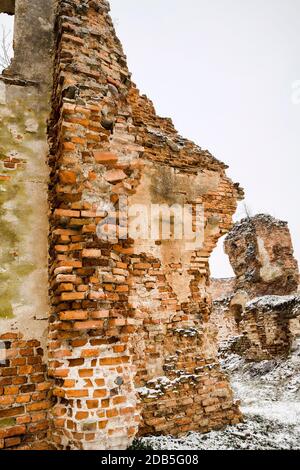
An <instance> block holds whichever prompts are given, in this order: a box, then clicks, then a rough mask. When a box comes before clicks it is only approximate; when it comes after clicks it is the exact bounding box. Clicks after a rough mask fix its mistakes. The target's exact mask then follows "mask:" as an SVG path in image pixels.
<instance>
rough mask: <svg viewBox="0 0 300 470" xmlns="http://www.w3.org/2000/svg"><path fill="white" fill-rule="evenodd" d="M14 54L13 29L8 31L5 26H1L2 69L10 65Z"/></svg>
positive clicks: (0, 65)
mask: <svg viewBox="0 0 300 470" xmlns="http://www.w3.org/2000/svg"><path fill="white" fill-rule="evenodd" d="M12 56H13V47H12V40H11V31H6V29H5V26H4V25H2V26H1V27H0V70H1V71H2V70H3V69H5V68H7V67H8V66H9V65H10V62H11V59H12Z"/></svg>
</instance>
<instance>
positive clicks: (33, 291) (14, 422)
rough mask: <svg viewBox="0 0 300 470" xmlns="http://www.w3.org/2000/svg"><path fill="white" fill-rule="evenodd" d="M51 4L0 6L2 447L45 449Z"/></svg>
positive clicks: (30, 0) (27, 0)
mask: <svg viewBox="0 0 300 470" xmlns="http://www.w3.org/2000/svg"><path fill="white" fill-rule="evenodd" d="M53 4H54V2H52V1H51V0H50V1H49V0H23V1H21V0H16V1H10V2H8V1H7V2H4V4H3V2H0V12H7V13H15V34H14V52H15V57H14V60H13V62H12V64H11V66H10V67H9V68H8V69H7V70H5V71H4V72H3V75H2V76H0V240H1V249H0V353H1V355H2V357H1V358H0V448H5V449H6V448H15V447H18V448H21V449H29V448H30V449H37V448H44V447H45V446H47V445H48V439H47V430H48V428H49V420H48V418H47V415H46V413H47V410H48V409H49V407H50V406H51V397H50V389H51V388H52V387H51V386H50V382H49V381H48V378H47V374H46V368H47V366H46V364H47V356H46V353H47V351H46V350H47V328H48V313H49V299H48V288H47V285H48V266H47V265H48V253H47V251H48V250H47V233H48V216H47V213H48V204H47V188H48V174H49V171H48V166H47V156H48V145H47V126H46V122H47V118H48V117H49V114H50V96H51V94H50V90H51V88H52V82H51V70H52V63H51V45H52V37H53V18H54V11H53ZM29 50H30V53H29ZM45 71H46V72H45ZM49 71H50V73H49Z"/></svg>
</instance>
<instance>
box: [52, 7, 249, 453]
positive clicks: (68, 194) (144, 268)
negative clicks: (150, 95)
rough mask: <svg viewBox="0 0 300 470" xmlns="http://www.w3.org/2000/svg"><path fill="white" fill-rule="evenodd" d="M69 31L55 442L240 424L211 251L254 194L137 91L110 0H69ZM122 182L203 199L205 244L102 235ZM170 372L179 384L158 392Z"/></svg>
mask: <svg viewBox="0 0 300 470" xmlns="http://www.w3.org/2000/svg"><path fill="white" fill-rule="evenodd" d="M57 40H58V46H57V51H58V52H57V57H56V73H55V83H56V87H55V93H54V96H53V104H54V109H53V117H52V122H51V124H50V127H49V129H50V133H51V134H50V136H51V158H50V165H51V168H52V173H51V187H50V190H51V193H50V198H51V204H52V214H53V215H52V217H51V239H50V244H51V252H50V255H51V272H50V275H51V279H52V281H51V286H52V291H51V297H52V305H53V315H52V317H51V328H50V342H49V347H50V353H49V357H50V363H49V366H50V374H51V375H52V376H53V377H55V379H56V387H55V390H54V395H55V396H56V397H57V404H56V406H55V407H54V410H53V412H54V415H55V416H56V418H55V419H54V423H53V424H54V430H53V437H54V440H55V444H56V445H57V446H58V447H59V448H66V447H71V448H81V447H83V448H85V449H86V448H97V447H99V446H101V447H102V448H118V447H120V448H121V447H124V446H126V445H127V444H128V443H129V442H130V439H131V437H133V436H134V435H135V434H136V432H137V431H138V428H139V427H140V433H141V434H144V433H147V432H156V433H157V432H160V433H164V432H165V433H167V432H172V433H174V434H178V433H181V432H184V431H186V430H190V429H195V430H196V429H200V430H207V429H211V428H216V427H220V426H222V425H225V424H228V423H233V422H236V421H237V420H239V419H240V414H239V411H238V409H237V407H236V406H235V405H233V401H232V392H231V390H230V387H229V384H228V381H227V378H226V377H224V375H223V374H222V373H221V372H220V370H219V366H218V364H216V359H215V357H214V354H213V352H214V348H213V344H214V337H213V336H210V335H209V330H208V329H207V331H206V326H205V325H206V323H207V322H208V319H209V315H210V304H209V301H208V299H209V296H208V293H207V292H206V286H207V284H208V277H209V269H208V258H209V255H210V253H211V251H212V250H213V248H214V247H215V245H216V243H217V240H218V238H219V237H220V236H221V235H223V234H224V233H226V232H227V231H228V229H229V228H230V227H231V219H232V214H233V213H234V211H235V209H236V200H237V197H240V195H241V194H242V193H241V192H240V191H239V189H238V187H237V186H234V185H233V184H232V183H231V181H230V180H229V179H228V178H227V177H226V176H225V166H224V165H223V164H222V163H220V162H218V161H217V160H216V159H215V158H214V157H212V156H211V154H210V153H209V152H207V151H203V150H202V149H200V148H199V147H197V146H195V145H194V144H192V143H191V142H189V141H187V140H185V139H183V138H181V137H180V136H178V134H177V132H176V131H175V129H174V127H173V124H172V122H171V121H170V120H169V119H161V118H158V117H157V116H156V114H155V111H154V108H153V105H152V103H151V102H150V101H149V100H148V99H147V98H146V97H144V96H140V95H139V92H138V90H137V89H136V88H135V86H134V85H133V84H132V82H131V80H130V74H129V72H128V69H127V66H126V58H125V56H124V53H123V51H122V48H121V45H120V43H119V41H118V40H117V38H116V36H115V33H114V30H113V26H112V23H111V19H110V17H109V16H108V4H107V2H105V1H100V0H98V1H93V2H89V4H84V5H83V4H82V2H79V1H75V0H74V1H68V2H67V1H61V2H60V11H59V15H58V21H57ZM183 188H185V191H184V190H183ZM123 194H125V195H127V196H128V198H129V203H131V202H139V203H143V204H149V203H150V202H151V201H152V202H166V203H169V202H170V200H172V201H173V202H181V203H183V202H189V203H191V204H195V203H200V202H201V203H203V204H204V208H205V220H206V230H205V245H204V248H203V249H201V250H200V249H199V250H198V251H197V252H194V253H191V254H188V256H187V257H185V255H184V251H183V246H182V244H180V243H179V244H178V243H177V245H176V244H175V243H174V242H171V243H169V242H166V243H164V242H162V241H160V240H157V243H154V242H153V246H151V243H150V245H149V243H148V245H147V243H134V241H133V240H131V239H128V240H121V239H118V238H117V239H116V241H115V243H107V242H103V241H101V240H99V238H98V237H97V235H96V226H97V224H98V223H99V222H100V221H101V220H102V219H105V217H106V211H105V210H103V207H104V206H103V202H104V203H106V204H108V203H113V204H115V205H117V203H118V201H119V198H120V195H123ZM100 201H102V206H101V207H102V210H100V211H99V203H100ZM110 228H111V229H113V228H114V227H112V226H111V227H110ZM174 250H176V251H177V254H176V255H175V253H176V251H175V252H174ZM172 253H173V254H172ZM174 255H175V256H174ZM181 279H184V282H185V285H184V289H182V285H180V283H181V282H182V281H181ZM191 332H192V334H190V333H191ZM179 350H181V351H182V352H181V353H179V352H178V351H179ZM161 376H163V377H164V378H165V379H164V380H166V381H167V382H168V381H169V382H168V383H169V384H170V386H168V387H167V389H165V388H164V386H163V387H161V389H160V392H159V396H157V395H155V397H152V398H151V397H149V396H148V390H151V387H152V385H151V384H152V382H151V381H153V380H154V382H155V383H156V382H157V383H159V377H161ZM135 385H136V387H137V388H138V391H140V398H141V399H142V404H141V405H138V401H139V400H138V399H139V397H138V394H137V391H136V389H135ZM145 391H146V392H145ZM150 394H151V393H150ZM179 397H181V398H183V401H181V399H179Z"/></svg>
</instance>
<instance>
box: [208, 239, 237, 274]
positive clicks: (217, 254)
mask: <svg viewBox="0 0 300 470" xmlns="http://www.w3.org/2000/svg"><path fill="white" fill-rule="evenodd" d="M225 238H226V235H224V236H223V237H222V238H220V240H219V242H218V244H217V246H216V248H215V249H214V251H213V253H212V254H211V257H210V260H209V265H210V276H211V277H212V278H215V279H222V278H228V277H235V274H234V272H233V269H232V267H231V264H230V261H229V258H228V256H227V255H226V253H225V251H224V241H225Z"/></svg>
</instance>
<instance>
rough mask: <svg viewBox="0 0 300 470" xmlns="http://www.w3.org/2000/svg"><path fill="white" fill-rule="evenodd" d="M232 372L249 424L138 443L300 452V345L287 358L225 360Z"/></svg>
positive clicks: (159, 446)
mask: <svg viewBox="0 0 300 470" xmlns="http://www.w3.org/2000/svg"><path fill="white" fill-rule="evenodd" d="M221 362H222V366H223V368H224V370H226V371H227V372H228V373H230V378H231V383H232V387H233V389H234V392H235V397H236V399H239V400H240V401H241V409H242V412H243V414H244V423H241V424H238V425H236V426H228V427H227V428H226V429H224V430H221V431H212V432H210V433H208V434H199V433H195V432H193V433H189V434H187V435H186V436H184V437H181V438H173V437H169V436H158V437H147V438H143V439H140V440H139V442H138V443H136V445H138V446H139V447H140V446H141V447H145V448H148V449H154V450H159V449H162V450H198V449H199V450H226V449H228V450H234V449H240V450H246V449H247V450H248V449H249V450H261V449H262V450H271V449H288V450H300V344H298V345H296V347H295V348H294V352H293V354H292V355H291V357H290V358H289V359H288V360H272V361H262V362H259V363H249V362H245V361H244V360H243V359H242V358H240V357H239V356H235V355H230V356H228V357H227V358H225V359H222V361H221Z"/></svg>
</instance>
